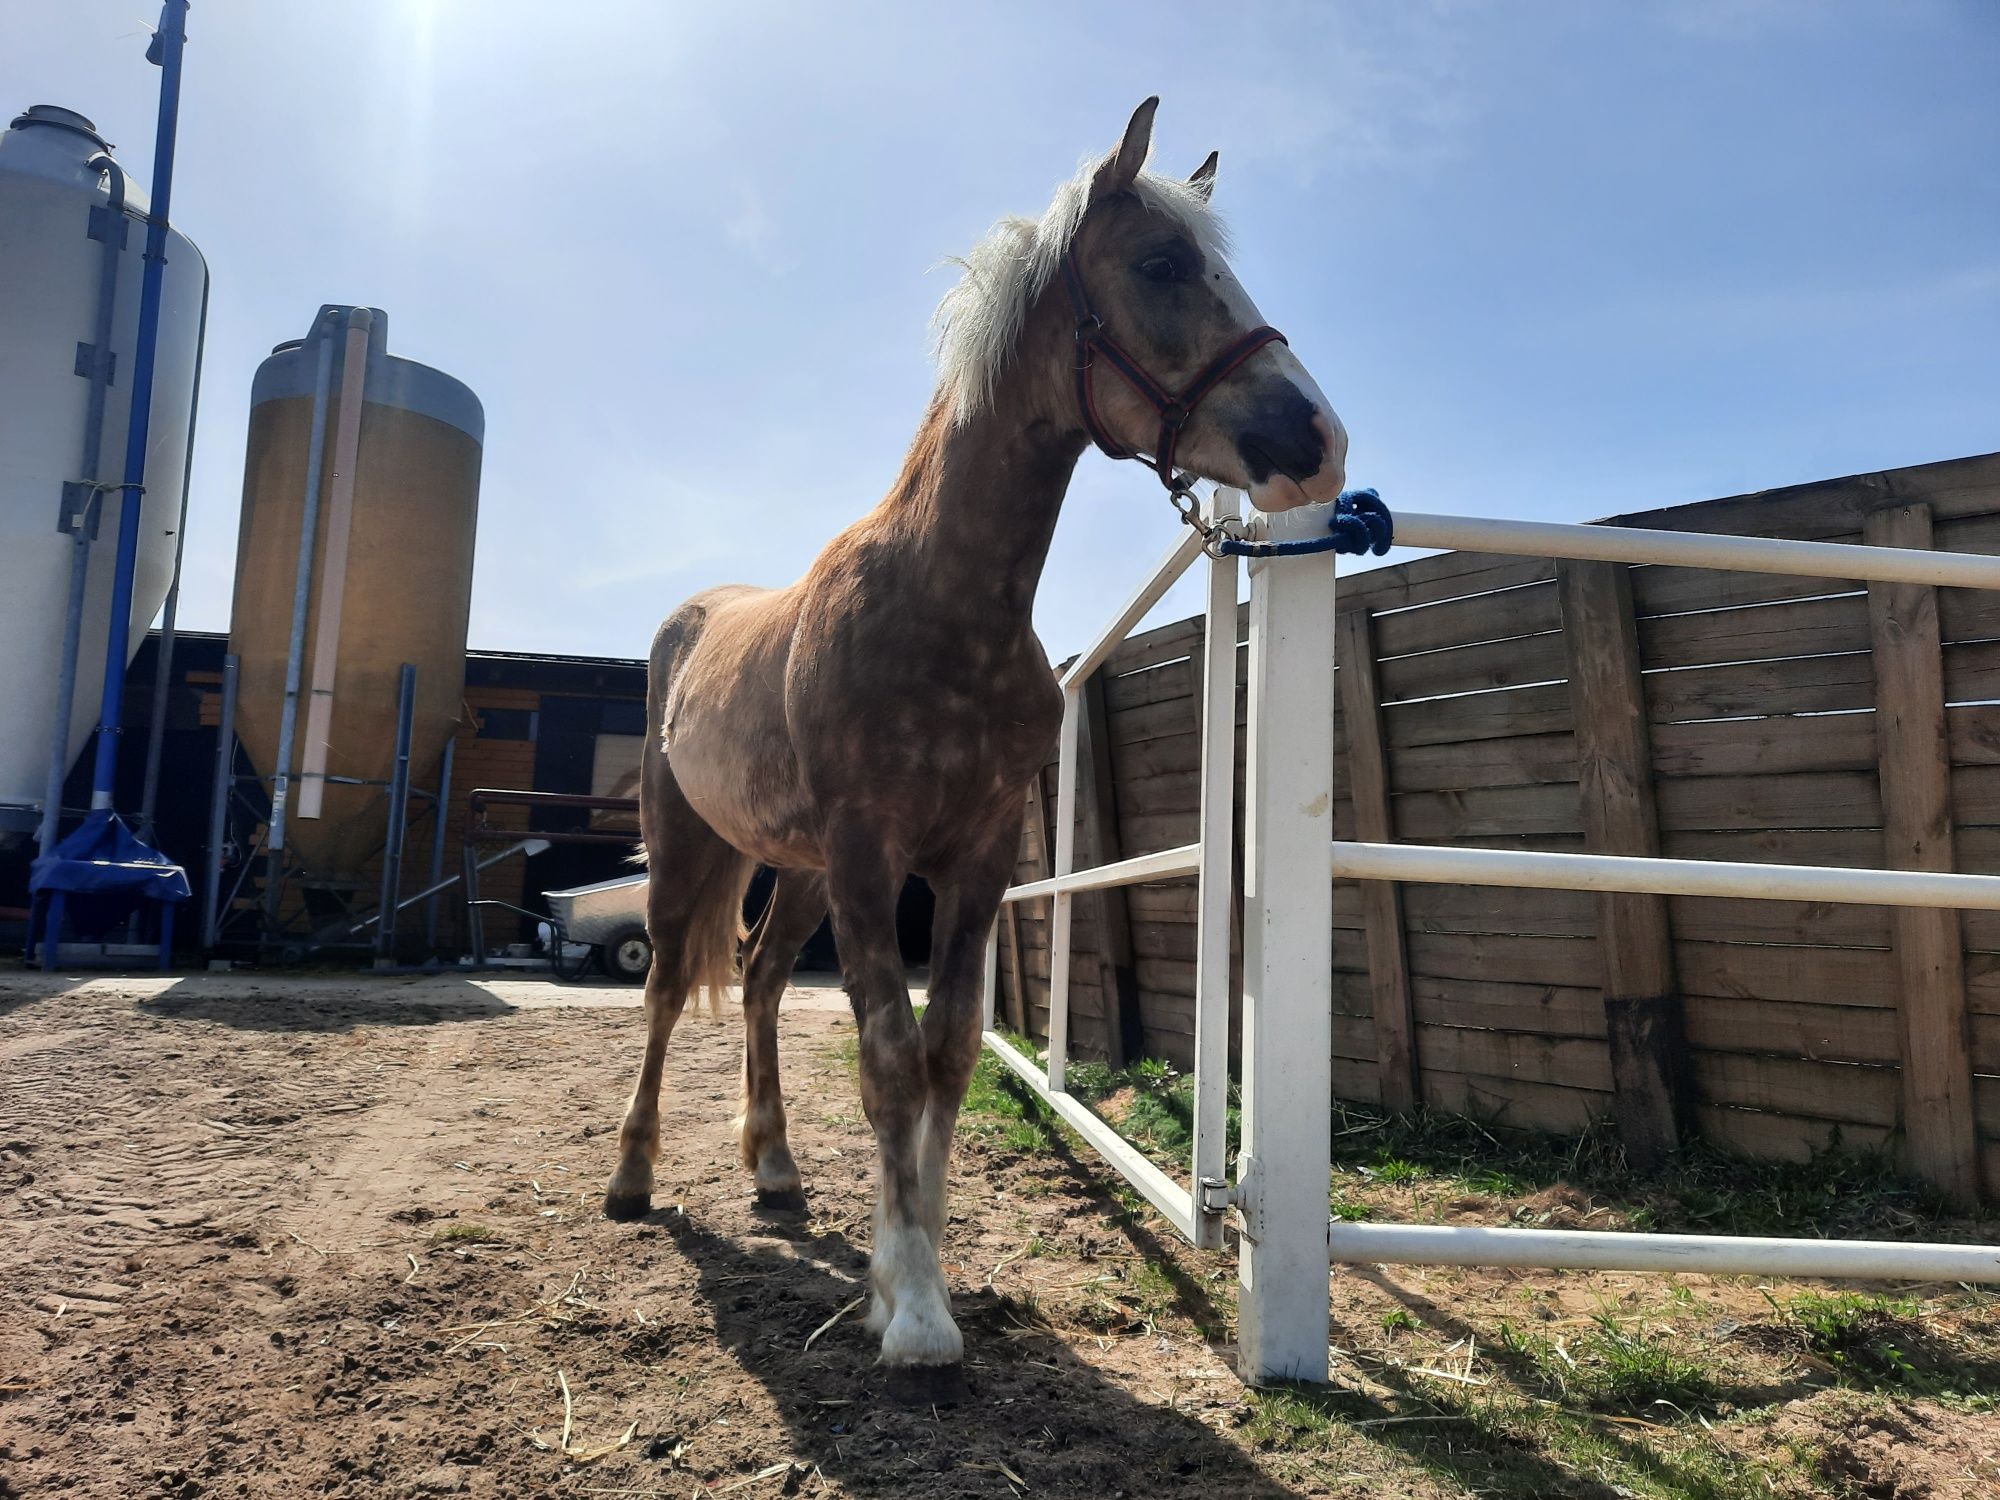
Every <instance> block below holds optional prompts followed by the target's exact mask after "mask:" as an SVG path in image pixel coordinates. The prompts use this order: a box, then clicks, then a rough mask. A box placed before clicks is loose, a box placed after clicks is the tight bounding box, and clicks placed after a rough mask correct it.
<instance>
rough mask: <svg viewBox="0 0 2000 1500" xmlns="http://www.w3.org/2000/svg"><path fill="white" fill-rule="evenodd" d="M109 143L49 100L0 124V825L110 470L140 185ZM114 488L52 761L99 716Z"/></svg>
mask: <svg viewBox="0 0 2000 1500" xmlns="http://www.w3.org/2000/svg"><path fill="white" fill-rule="evenodd" d="M110 149H111V148H110V147H109V145H107V143H106V142H105V141H104V139H103V138H102V137H101V136H99V135H98V134H97V131H96V129H95V127H93V126H92V125H91V123H90V121H89V120H87V119H85V118H84V117H83V116H82V115H80V114H77V113H75V112H74V111H72V110H67V109H58V108H56V107H55V106H53V105H46V104H38V105H36V106H34V107H33V108H32V109H30V110H28V111H27V112H26V113H25V114H22V115H19V116H17V117H16V118H15V119H14V121H13V124H12V126H11V127H10V128H9V129H8V130H7V131H6V132H5V133H4V134H0V839H4V838H6V837H8V836H9V835H11V834H18V833H20V832H22V831H24V830H27V829H31V828H33V827H34V825H35V823H36V821H37V816H38V810H39V808H40V806H41V803H42V801H43V788H44V785H45V783H46V781H47V779H48V774H49V761H50V750H51V748H52V745H53V742H54V730H55V713H56V696H57V683H58V677H59V674H60V670H61V664H62V647H63V631H64V620H65V613H66V604H67V599H68V595H69V587H70V572H71V566H72V554H73V551H74V545H73V541H72V533H71V531H70V530H68V529H67V528H66V517H67V516H70V515H74V514H75V513H76V511H77V510H78V508H79V506H80V502H81V501H82V500H83V499H84V498H85V497H86V496H87V494H88V491H89V487H90V486H91V485H93V484H104V485H115V484H117V482H118V481H119V479H120V478H121V477H122V476H123V469H124V463H125V432H126V422H127V420H128V418H129V416H130V404H131V390H132V366H133V360H134V357H135V356H134V346H135V344H136V343H137V341H138V330H139V289H140V282H141V279H142V276H143V271H144V259H143V257H144V252H145V241H146V223H145V211H146V194H145V191H144V189H143V188H142V187H141V186H140V185H139V184H138V183H137V182H134V181H132V180H130V179H128V178H127V177H126V176H125V174H124V172H123V170H122V169H121V168H119V167H118V166H117V164H116V163H115V162H113V161H112V159H111V154H110ZM120 204H122V209H121V208H120V207H119V205H120ZM166 257H167V263H166V268H165V278H164V285H163V288H162V296H161V303H160V341H159V355H158V363H157V366H156V372H155V376H154V386H153V415H152V426H151V437H150V439H149V441H148V448H149V451H148V453H147V455H146V494H145V499H144V509H143V511H142V512H141V519H142V525H141V530H140V534H139V559H138V571H137V577H136V579H135V581H134V586H133V590H132V636H131V641H132V651H133V652H134V653H136V652H137V651H138V648H139V646H140V644H141V643H142V642H143V641H144V640H145V638H146V627H147V626H148V625H149V624H151V623H152V619H153V616H154V615H155V614H157V613H158V612H159V609H160V605H161V603H162V602H163V601H164V600H165V598H166V595H167V588H168V585H169V583H170V582H171V578H172V573H173V564H174V533H175V532H176V531H177V530H178V529H179V526H180V524H181V514H182V505H181V497H182V486H183V480H184V476H185V473H186V458H187V442H188V405H189V402H190V400H191V398H192V393H193V389H194V377H195V361H196V356H197V352H198V347H199V344H200V340H201V321H202V301H203V291H204V286H205V284H206V281H207V275H208V272H207V268H206V266H205V265H204V264H203V262H202V258H201V252H200V251H199V250H197V249H195V247H194V245H193V243H192V242H190V241H189V240H188V239H187V238H186V237H185V236H184V235H181V234H178V233H172V232H170V233H169V234H168V236H167V251H166ZM107 291H108V293H109V296H108V299H107V297H106V293H107ZM107 334H108V336H107ZM101 346H108V347H101ZM123 503H124V501H123V497H122V496H121V495H120V494H119V493H118V492H117V491H116V490H107V491H106V492H105V493H104V496H103V506H102V513H101V515H100V516H99V518H98V523H97V531H96V541H95V542H94V543H92V545H91V546H90V549H89V575H88V576H89V585H88V591H87V593H86V595H85V600H84V610H83V633H82V639H81V643H80V649H79V651H78V657H77V674H76V688H75V693H74V697H73V698H72V700H71V710H70V715H69V733H68V735H67V739H66V747H65V751H64V755H65V760H64V767H65V769H67V767H68V765H69V764H71V763H73V762H74V761H75V759H76V756H77V754H78V752H80V751H81V750H82V749H83V745H84V741H85V740H86V739H87V738H88V737H89V734H90V729H91V726H92V725H93V724H94V723H95V722H96V718H97V707H98V696H99V693H100V692H101V690H102V688H103V672H104V643H105V630H106V626H107V623H108V620H107V616H108V614H109V611H110V598H111V583H112V568H113V559H114V557H115V555H116V552H117V539H118V520H119V515H120V506H121V504H123Z"/></svg>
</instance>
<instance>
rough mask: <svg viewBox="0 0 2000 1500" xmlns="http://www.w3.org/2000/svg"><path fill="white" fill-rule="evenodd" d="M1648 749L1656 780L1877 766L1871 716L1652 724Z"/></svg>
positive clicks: (1796, 716) (1793, 715)
mask: <svg viewBox="0 0 2000 1500" xmlns="http://www.w3.org/2000/svg"><path fill="white" fill-rule="evenodd" d="M1652 744H1653V771H1654V774H1655V775H1659V776H1747V775H1766V776H1770V775H1779V774H1785V773H1794V772H1802V771H1872V770H1874V769H1875V764H1876V744H1875V715H1874V714H1873V713H1872V712H1869V713H1842V714H1808V715H1797V714H1788V715H1784V716H1782V717H1771V718H1762V719H1697V720H1693V721H1691V722H1682V723H1677V724H1655V725H1654V726H1653V729H1652Z"/></svg>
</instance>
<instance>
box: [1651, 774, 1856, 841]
mask: <svg viewBox="0 0 2000 1500" xmlns="http://www.w3.org/2000/svg"><path fill="white" fill-rule="evenodd" d="M1654 799H1655V802H1656V804H1657V806H1658V808H1659V816H1660V827H1661V828H1662V829H1682V828H1715V829H1720V828H1879V827H1881V826H1882V798H1881V791H1880V787H1879V785H1878V783H1877V782H1876V779H1875V773H1874V772H1873V771H1828V772H1808V773H1801V774H1796V775H1790V776H1662V777H1659V778H1657V779H1656V780H1655V782H1654Z"/></svg>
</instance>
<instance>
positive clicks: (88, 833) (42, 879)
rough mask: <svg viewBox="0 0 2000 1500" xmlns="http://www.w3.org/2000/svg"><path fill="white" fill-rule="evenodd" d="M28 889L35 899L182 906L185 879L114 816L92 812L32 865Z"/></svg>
mask: <svg viewBox="0 0 2000 1500" xmlns="http://www.w3.org/2000/svg"><path fill="white" fill-rule="evenodd" d="M28 889H29V890H30V891H32V892H34V893H35V894H36V895H40V894H42V893H44V892H48V893H51V894H53V893H54V892H57V891H63V892H70V893H84V894H90V895H102V896H122V897H125V898H127V900H128V901H185V900H187V898H188V878H187V871H186V870H184V869H182V868H181V867H180V866H179V865H177V864H175V863H174V862H173V861H172V860H170V859H168V858H167V857H166V855H164V854H162V853H160V851H159V850H157V849H152V848H149V847H147V846H146V845H145V844H142V843H140V842H139V840H138V839H137V838H135V837H134V836H133V834H132V831H131V830H130V829H129V828H127V827H126V826H125V825H124V824H123V823H122V822H120V821H119V819H118V815H117V814H116V813H112V812H93V813H92V814H91V815H90V816H89V817H87V818H85V819H84V820H83V826H82V827H80V828H78V829H77V830H76V832H74V833H72V834H71V835H70V836H69V837H68V838H66V839H64V840H63V841H62V842H61V843H59V844H57V845H56V847H55V850H54V852H52V853H49V854H44V855H42V856H41V857H40V858H39V859H37V860H36V861H35V862H34V864H33V865H32V866H31V867H30V868H29V872H28ZM127 909H128V910H129V907H128V908H127Z"/></svg>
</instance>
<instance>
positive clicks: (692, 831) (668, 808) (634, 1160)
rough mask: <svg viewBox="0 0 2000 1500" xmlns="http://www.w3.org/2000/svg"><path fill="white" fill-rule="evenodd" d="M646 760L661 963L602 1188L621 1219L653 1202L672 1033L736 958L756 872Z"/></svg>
mask: <svg viewBox="0 0 2000 1500" xmlns="http://www.w3.org/2000/svg"><path fill="white" fill-rule="evenodd" d="M645 760H646V763H647V764H646V769H645V780H644V785H643V786H642V789H641V793H640V795H641V796H642V797H643V798H644V799H645V804H646V805H645V825H646V850H647V854H648V856H649V860H650V863H649V866H648V879H647V885H646V935H647V937H648V938H649V939H650V940H651V941H652V945H653V966H652V968H651V969H650V970H649V971H648V972H647V974H646V1055H645V1058H644V1060H643V1061H642V1062H641V1063H640V1065H639V1081H638V1083H637V1084H636V1085H635V1086H634V1087H633V1090H632V1102H631V1103H630V1104H628V1105H627V1106H626V1109H625V1123H624V1126H623V1127H622V1128H621V1129H620V1130H619V1132H618V1169H617V1170H616V1171H615V1172H613V1173H612V1174H611V1184H610V1187H609V1188H608V1189H607V1190H606V1192H605V1194H604V1212H605V1215H606V1216H607V1217H609V1218H613V1219H639V1218H643V1217H645V1215H646V1213H647V1212H648V1211H649V1210H650V1209H651V1208H652V1202H653V1163H654V1161H655V1159H656V1158H657V1157H658V1156H659V1153H660V1074H661V1070H662V1069H663V1068H664V1066H665V1064H666V1058H667V1041H668V1039H669V1038H671V1037H672V1036H673V1034H674V1023H675V1022H677V1021H678V1020H680V1018H681V1011H682V1010H683V1009H685V1008H686V1006H687V1000H688V994H689V992H690V991H691V990H692V989H693V988H694V987H695V985H697V984H699V983H702V982H705V981H706V982H710V983H716V982H720V980H719V976H720V975H721V974H722V973H723V972H726V969H727V966H728V965H729V964H730V963H731V962H733V960H734V957H735V946H736V935H737V934H738V933H739V932H740V931H741V930H742V926H741V924H742V919H743V892H744V888H745V886H746V885H747V884H748V883H749V879H750V862H749V860H747V859H746V858H744V856H743V855H741V854H739V853H738V852H737V851H736V850H735V849H733V848H731V847H730V846H729V845H728V844H726V843H724V842H723V841H722V839H721V837H720V836H718V835H717V834H716V832H715V831H714V830H713V829H711V828H710V827H709V826H708V825H707V824H706V823H704V822H702V820H701V819H700V817H698V816H697V815H696V813H695V811H694V809H693V808H691V807H689V806H688V804H687V799H686V798H684V797H683V796H682V795H681V792H680V787H679V786H678V785H677V784H676V783H675V782H674V779H673V774H672V772H671V771H669V770H668V769H667V768H666V766H665V765H664V764H656V763H655V761H654V757H653V755H652V754H651V753H650V752H649V753H648V754H647V755H646V757H645Z"/></svg>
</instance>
